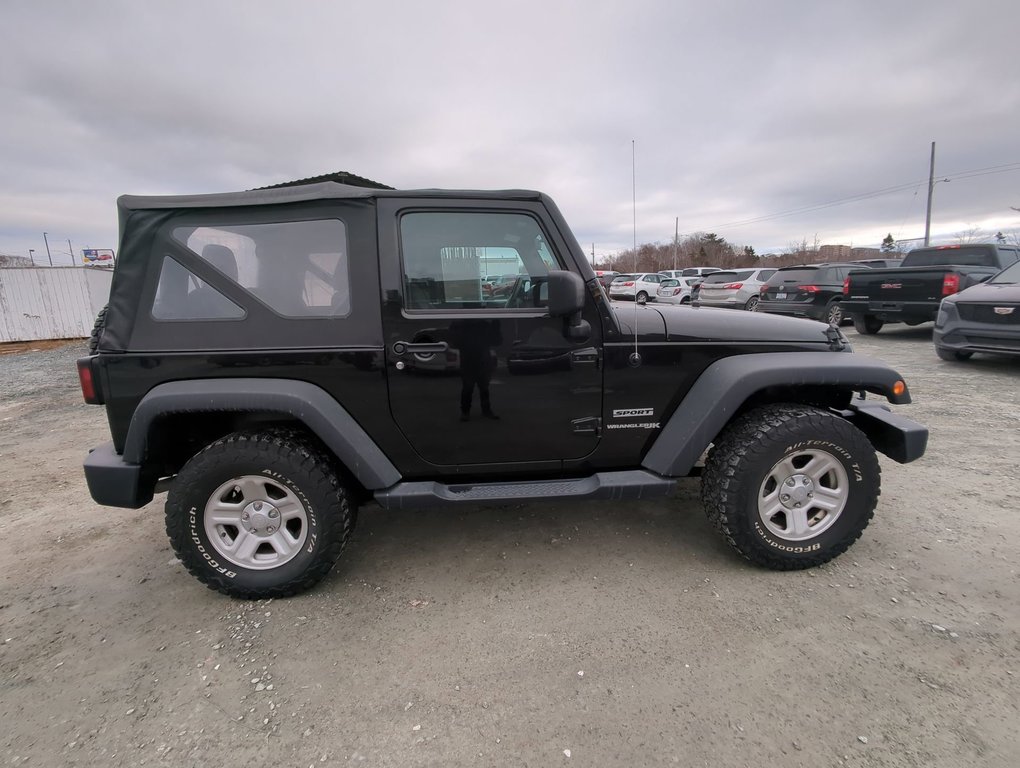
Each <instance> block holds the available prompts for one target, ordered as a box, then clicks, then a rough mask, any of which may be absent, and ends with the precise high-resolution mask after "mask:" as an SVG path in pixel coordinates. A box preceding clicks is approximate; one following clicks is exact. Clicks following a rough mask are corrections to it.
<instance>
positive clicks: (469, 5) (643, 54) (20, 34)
mask: <svg viewBox="0 0 1020 768" xmlns="http://www.w3.org/2000/svg"><path fill="white" fill-rule="evenodd" d="M0 14H2V17H0V18H2V20H3V23H2V25H0V45H2V49H0V50H2V62H3V63H2V65H0V105H2V108H0V253H7V254H14V255H23V256H27V255H28V249H30V248H32V249H35V256H36V259H39V258H40V257H42V258H45V245H44V243H43V235H42V233H43V232H44V231H45V232H48V233H49V240H50V244H51V249H52V251H53V255H54V259H55V260H56V261H60V260H61V259H63V261H64V263H67V262H68V247H67V240H71V243H72V245H73V247H74V249H75V251H79V250H80V248H82V247H85V246H91V247H109V248H115V247H116V245H117V243H116V237H117V221H116V205H115V201H116V197H117V196H118V195H120V194H123V193H132V194H177V193H194V192H223V191H233V190H239V189H249V188H252V187H257V186H264V185H267V184H272V183H277V182H281V181H286V180H290V179H296V178H303V177H307V176H314V175H318V174H322V173H328V172H331V171H339V170H347V171H351V172H354V173H357V174H360V175H363V176H367V177H369V178H373V179H376V180H379V181H382V182H385V183H387V184H390V185H392V186H395V187H399V188H418V187H450V188H458V187H459V188H482V189H493V188H509V187H526V188H533V189H540V190H543V191H545V192H548V193H549V194H550V195H552V197H553V198H554V199H555V200H556V201H557V203H558V204H559V206H560V208H561V209H562V210H563V212H564V214H565V215H566V217H567V220H568V221H569V222H570V223H571V226H572V227H573V229H574V233H575V234H576V235H577V237H578V239H579V240H580V241H581V243H582V244H583V245H584V247H585V249H586V250H591V248H592V244H593V243H594V247H595V252H596V254H607V253H612V252H615V251H617V250H619V249H623V248H627V247H629V246H630V244H631V241H632V238H633V233H632V226H633V224H632V221H633V219H632V207H631V206H632V186H631V180H632V167H631V158H632V141H633V142H634V146H635V147H636V153H635V155H636V166H635V168H636V174H635V175H636V180H637V239H638V242H654V241H661V242H668V241H671V240H672V237H673V232H674V221H675V219H676V217H679V229H680V233H681V234H682V235H683V234H685V233H691V232H697V231H711V232H716V233H718V234H720V235H721V236H723V237H725V238H727V239H728V240H730V241H731V242H734V243H737V244H740V245H744V244H748V245H752V246H754V247H755V249H756V250H758V251H759V252H768V251H779V250H783V249H785V248H787V247H789V246H790V245H791V244H792V243H795V242H798V241H801V240H804V239H806V240H808V241H809V242H810V241H813V240H814V239H815V238H816V237H817V239H818V241H819V242H821V243H853V244H855V245H877V244H878V242H879V241H880V240H881V239H882V238H883V237H884V236H885V234H886V233H887V232H891V233H892V234H893V236H894V237H897V238H902V239H908V238H916V237H921V236H922V235H923V233H924V215H925V201H926V196H927V177H928V161H929V153H930V147H931V142H932V141H935V142H937V148H936V151H937V156H936V174H937V178H940V179H941V178H949V179H950V181H949V183H940V184H937V185H936V188H935V202H934V211H933V223H932V230H933V233H934V235H935V236H936V237H939V238H946V239H952V238H954V237H956V236H957V235H958V234H959V233H961V232H966V231H968V230H973V229H975V228H980V229H981V230H985V231H988V232H991V233H994V232H995V231H998V230H1003V231H1005V232H1006V233H1007V234H1010V233H1016V234H1018V235H1020V213H1017V212H1015V211H1013V210H1011V206H1015V207H1020V54H1018V48H1017V44H1016V34H1017V32H1016V30H1017V28H1018V23H1020V4H1018V3H1016V2H1015V0H1003V1H1002V2H999V1H997V0H974V2H972V3H961V2H958V0H954V1H952V2H948V1H944V0H928V1H927V2H913V1H902V2H877V1H876V2H870V1H868V0H855V1H851V2H844V3H839V4H836V3H808V2H803V1H797V2H782V1H773V2H727V0H720V2H718V3H705V2H703V0H698V1H697V2H686V1H684V2H681V1H680V0H672V1H671V0H661V1H659V2H654V1H653V0H632V2H629V3H624V2H594V1H592V0H587V1H581V0H578V1H577V2H567V1H560V0H544V2H528V1H527V0H514V1H513V2H510V1H509V0H504V1H503V2H480V1H475V2H470V1H464V2H459V1H456V2H455V1H453V0H450V1H446V0H430V1H429V2H414V1H412V0H405V1H404V2H392V1H386V0H375V1H374V2H347V1H345V0H333V1H332V2H301V3H297V2H261V1H257V0H249V1H247V2H218V1H217V0H202V1H201V2H191V1H190V0H185V1H183V2H181V1H180V0H178V1H176V2H173V3H171V2H168V1H166V2H123V3H120V2H109V1H104V0H97V1H96V2H56V1H55V0H31V1H29V2H20V1H19V0H4V1H3V3H2V6H0Z"/></svg>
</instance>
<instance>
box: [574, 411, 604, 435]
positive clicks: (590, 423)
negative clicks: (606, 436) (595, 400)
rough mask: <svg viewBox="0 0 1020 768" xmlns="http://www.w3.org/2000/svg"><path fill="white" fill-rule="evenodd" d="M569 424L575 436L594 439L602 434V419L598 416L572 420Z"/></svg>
mask: <svg viewBox="0 0 1020 768" xmlns="http://www.w3.org/2000/svg"><path fill="white" fill-rule="evenodd" d="M570 424H571V426H573V428H574V434H575V435H595V437H598V436H599V435H600V434H602V419H600V418H599V417H598V416H585V417H584V418H583V419H574V420H573V421H571V422H570Z"/></svg>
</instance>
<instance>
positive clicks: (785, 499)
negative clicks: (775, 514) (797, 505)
mask: <svg viewBox="0 0 1020 768" xmlns="http://www.w3.org/2000/svg"><path fill="white" fill-rule="evenodd" d="M782 499H783V501H789V500H790V494H788V493H784V494H783V496H782Z"/></svg>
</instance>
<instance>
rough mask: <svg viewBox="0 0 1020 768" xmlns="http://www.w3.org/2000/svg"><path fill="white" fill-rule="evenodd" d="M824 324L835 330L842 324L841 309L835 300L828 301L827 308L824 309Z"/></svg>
mask: <svg viewBox="0 0 1020 768" xmlns="http://www.w3.org/2000/svg"><path fill="white" fill-rule="evenodd" d="M825 322H827V323H828V324H829V325H835V326H836V327H837V328H838V327H839V325H840V323H842V322H843V307H841V306H840V305H839V302H838V301H836V300H835V299H833V300H832V301H830V302H829V304H828V306H826V307H825Z"/></svg>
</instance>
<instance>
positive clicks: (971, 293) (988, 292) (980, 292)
mask: <svg viewBox="0 0 1020 768" xmlns="http://www.w3.org/2000/svg"><path fill="white" fill-rule="evenodd" d="M946 301H963V302H970V301H973V302H981V303H986V304H994V303H995V302H1005V303H1008V304H1016V303H1020V285H1018V284H1016V283H978V284H977V285H972V286H971V287H970V288H965V289H964V290H962V291H960V292H959V293H954V294H953V295H952V296H947V297H946Z"/></svg>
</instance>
